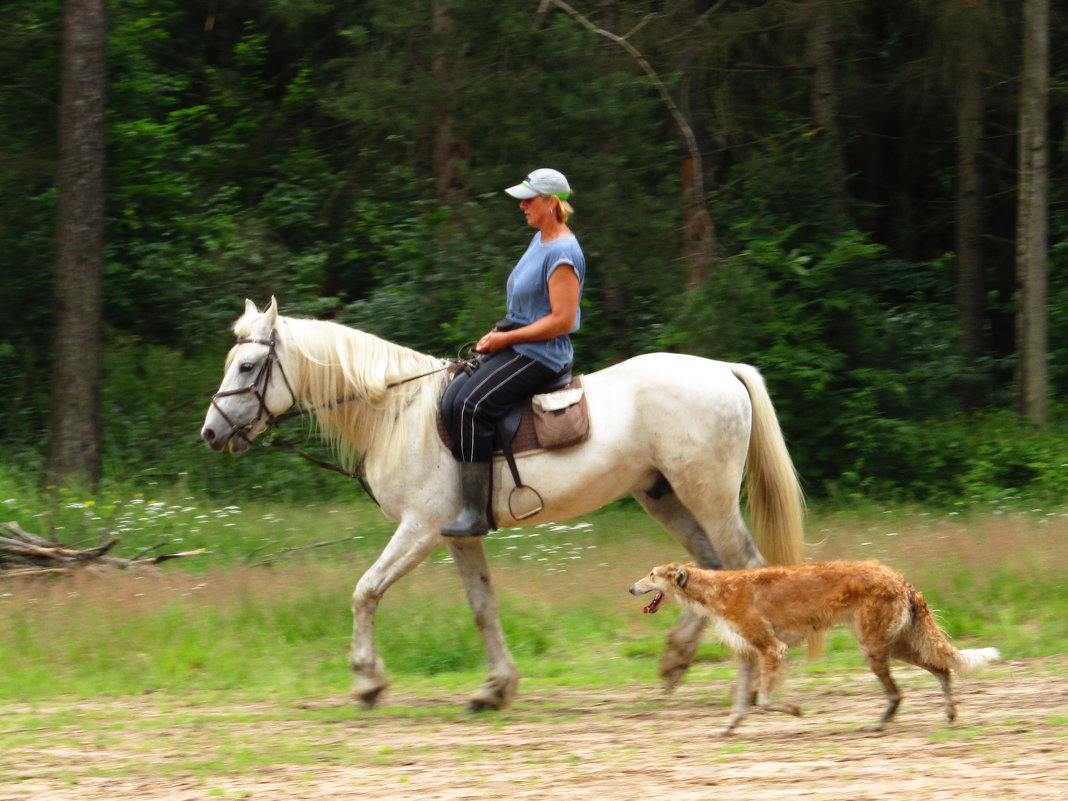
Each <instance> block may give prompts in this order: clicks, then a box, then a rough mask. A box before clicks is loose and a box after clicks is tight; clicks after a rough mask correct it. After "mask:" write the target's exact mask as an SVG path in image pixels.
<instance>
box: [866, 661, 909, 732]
mask: <svg viewBox="0 0 1068 801" xmlns="http://www.w3.org/2000/svg"><path fill="white" fill-rule="evenodd" d="M861 650H862V651H863V652H864V658H865V659H867V660H868V666H869V667H870V668H871V672H872V673H874V674H875V676H876V677H877V678H878V679H879V681H880V682H882V685H883V689H884V690H886V709H885V710H883V714H882V717H880V718H879V720H877V721H876V722H875V723H872V724H870V725H868V726H861V727H860V730H861V731H882V730H883V729H884V728H885V727H886V724H887V723H889V722H890V721H891V720H893V718H894V715H895V713H896V712H897V708H898V706H899V705H900V704H901V691H900V690H899V689H898V688H897V685H896V684H895V683H894V679H893V677H892V676H891V675H890V655H889V653H888V652H887V649H886V648H885V647H881V648H867V647H862V648H861Z"/></svg>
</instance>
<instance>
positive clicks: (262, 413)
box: [211, 328, 297, 444]
mask: <svg viewBox="0 0 1068 801" xmlns="http://www.w3.org/2000/svg"><path fill="white" fill-rule="evenodd" d="M246 344H255V345H266V346H267V356H266V358H265V359H264V360H263V363H262V364H261V365H260V369H259V370H257V371H256V375H255V377H254V378H253V379H252V383H251V384H249V385H248V386H247V387H241V388H239V389H228V390H226V391H225V392H216V393H215V394H214V395H212V396H211V405H212V407H213V408H214V409H215V411H217V412H218V413H219V414H220V415H221V416H222V418H223V420H225V421H226V422H227V423H228V424H229V426H230V430H229V431H227V432H226V438H225V439H224V440H223V441H224V442H229V441H230V440H231V439H232V438H233V437H234V436H236V435H238V434H240V435H241V436H243V437H245V440H246V442H249V443H250V444H251V440H249V438H248V437H247V436H246V435H245V432H246V431H248V430H250V429H251V428H252V426H253V424H254V423H255V422H256V421H257V420H261V419H262V420H263V422H264V424H265V426H266V427H268V428H269V427H270V426H272V425H274V424H275V423H276V422H278V420H279V418H278V416H276V415H274V414H271V412H270V410H269V409H268V408H267V389H268V388H269V387H270V386H271V378H272V376H273V373H274V368H275V365H277V366H278V373H279V375H281V376H282V381H283V382H285V385H286V389H287V390H289V397H290V398H291V399H292V403H290V405H293V403H296V402H297V396H296V394H295V393H294V392H293V387H292V386H291V385H290V383H289V378H288V377H287V376H286V371H285V368H284V367H282V362H281V361H279V359H278V338H277V332H276V331H275V330H274V329H273V328H272V329H271V336H270V337H269V338H267V339H250V338H248V337H239V338H238V340H237V341H236V342H235V343H234V345H246ZM248 394H251V395H254V396H255V398H256V401H257V402H258V403H259V408H258V409H257V410H256V416H255V417H253V418H252V420H250V421H249V422H248V423H247V424H245V425H243V426H241V425H237V424H236V423H235V422H234V421H233V420H231V419H230V416H229V415H228V414H226V412H224V411H223V410H222V407H221V406H219V404H218V403H217V401H218V399H219V398H229V397H232V396H234V395H248Z"/></svg>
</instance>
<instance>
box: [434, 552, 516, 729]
mask: <svg viewBox="0 0 1068 801" xmlns="http://www.w3.org/2000/svg"><path fill="white" fill-rule="evenodd" d="M449 550H451V551H452V555H453V559H454V560H455V561H456V567H457V568H458V569H459V571H460V578H461V579H462V580H463V583H464V591H465V592H466V593H467V602H468V604H470V606H471V614H472V615H474V618H475V625H477V626H478V630H479V633H480V634H481V635H482V643H483V645H484V647H485V649H486V661H487V662H488V664H489V672H488V673H487V675H486V680H485V681H484V682H483V683H482V686H481V687H479V688H478V690H476V691H475V694H474V695H472V696H471V700H470V701H469V702H468V704H467V708H466V709H467V711H468V712H484V711H486V710H490V709H504V708H505V707H506V706H508V705H509V704H510V703H511V702H512V699H513V698H515V694H516V689H517V688H518V686H519V671H518V670H516V666H515V662H514V661H513V659H512V655H511V653H509V651H508V646H507V645H506V644H505V642H504V631H503V630H502V629H501V620H500V615H499V613H498V610H497V596H496V595H495V594H494V592H493V582H492V580H491V579H490V572H489V564H488V563H487V562H486V552H485V550H484V549H483V547H482V540H481V539H478V538H476V537H470V538H465V539H454V540H450V541H449Z"/></svg>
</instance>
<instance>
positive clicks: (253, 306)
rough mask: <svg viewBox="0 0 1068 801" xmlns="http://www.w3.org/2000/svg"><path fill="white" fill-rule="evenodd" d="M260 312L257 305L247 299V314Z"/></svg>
mask: <svg viewBox="0 0 1068 801" xmlns="http://www.w3.org/2000/svg"><path fill="white" fill-rule="evenodd" d="M259 313H260V310H259V309H257V308H256V304H255V303H253V302H252V301H251V300H249V299H248V298H245V314H259Z"/></svg>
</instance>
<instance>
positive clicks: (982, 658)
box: [956, 648, 1001, 676]
mask: <svg viewBox="0 0 1068 801" xmlns="http://www.w3.org/2000/svg"><path fill="white" fill-rule="evenodd" d="M957 653H958V654H959V656H958V657H957V664H956V669H957V672H958V673H960V674H961V675H962V676H966V675H968V674H969V673H975V672H976V671H977V670H982V669H983V668H985V667H986V666H987V665H989V664H990V663H991V662H998V661H1000V660H1001V652H1000V651H998V649H997V648H972V649H970V650H967V651H958V652H957Z"/></svg>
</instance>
